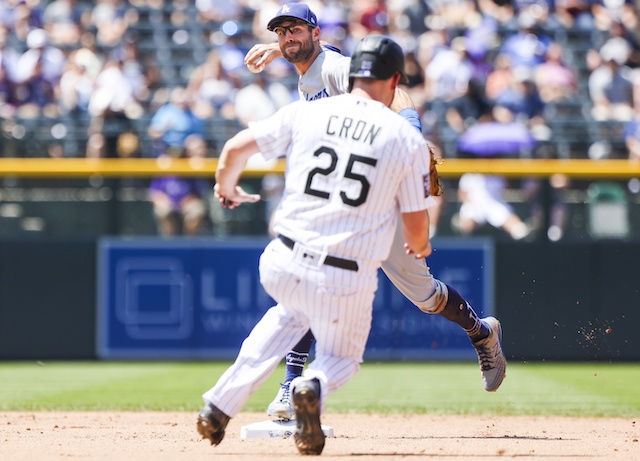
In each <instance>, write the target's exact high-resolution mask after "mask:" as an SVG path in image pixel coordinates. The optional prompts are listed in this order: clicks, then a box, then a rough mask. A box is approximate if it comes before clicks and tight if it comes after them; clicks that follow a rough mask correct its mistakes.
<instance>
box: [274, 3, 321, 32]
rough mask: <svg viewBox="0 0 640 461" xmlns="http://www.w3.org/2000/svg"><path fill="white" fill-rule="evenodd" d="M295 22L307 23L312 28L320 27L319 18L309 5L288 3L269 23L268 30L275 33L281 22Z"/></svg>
mask: <svg viewBox="0 0 640 461" xmlns="http://www.w3.org/2000/svg"><path fill="white" fill-rule="evenodd" d="M295 20H299V21H303V22H306V23H307V24H309V25H310V26H311V27H318V18H317V17H316V15H315V14H314V12H313V11H311V10H310V9H309V7H308V6H307V5H305V4H303V3H287V4H286V5H282V6H281V7H280V9H279V10H278V12H277V13H276V15H275V16H274V17H273V19H272V20H271V21H269V24H267V29H269V30H271V31H273V29H274V28H276V27H277V26H278V24H280V23H281V22H284V21H295Z"/></svg>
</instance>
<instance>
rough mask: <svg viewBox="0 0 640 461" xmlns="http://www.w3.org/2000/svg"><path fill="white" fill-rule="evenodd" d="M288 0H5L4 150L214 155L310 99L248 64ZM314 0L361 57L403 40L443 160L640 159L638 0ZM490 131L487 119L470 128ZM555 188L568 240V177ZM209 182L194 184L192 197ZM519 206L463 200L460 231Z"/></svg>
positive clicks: (326, 32) (285, 68)
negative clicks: (360, 45)
mask: <svg viewBox="0 0 640 461" xmlns="http://www.w3.org/2000/svg"><path fill="white" fill-rule="evenodd" d="M282 3H285V2H281V1H278V0H264V1H263V0H234V1H231V0H129V1H124V0H97V1H91V2H89V1H83V0H51V1H47V0H0V64H1V65H0V124H1V127H0V130H1V131H0V148H1V149H2V150H1V153H0V155H1V156H5V157H11V156H13V157H43V156H45V157H47V156H48V157H85V156H86V157H132V156H138V157H153V156H156V157H157V156H162V155H170V156H186V155H198V156H206V157H211V156H215V155H216V154H217V152H218V151H219V149H220V148H221V146H222V144H223V143H224V141H225V140H226V139H227V138H228V137H229V136H230V135H232V134H234V133H235V132H237V131H238V130H239V129H241V128H242V127H244V126H246V125H247V123H248V122H249V121H251V120H253V119H256V118H263V117H265V116H268V115H269V114H271V113H273V112H274V111H275V110H277V109H278V108H279V107H281V106H283V105H285V104H287V103H289V102H291V101H293V100H295V99H296V98H297V92H296V84H297V75H296V73H295V69H294V68H293V67H292V66H291V65H290V64H288V63H287V62H286V61H284V60H283V59H279V60H276V61H275V62H274V63H273V64H272V65H271V66H269V68H268V69H267V70H266V71H265V72H263V73H260V74H252V73H250V72H248V70H247V69H246V67H245V66H244V65H243V58H244V55H245V53H246V52H247V51H248V49H249V48H250V47H251V46H252V45H254V44H255V43H259V42H272V41H274V40H275V36H274V35H273V33H272V32H269V31H267V29H266V24H267V22H268V21H269V19H270V18H271V17H272V16H273V15H274V13H275V12H276V10H277V9H278V8H279V7H280V5H281V4H282ZM305 3H307V4H309V6H310V7H311V9H312V10H313V11H314V12H315V13H316V14H317V16H318V18H319V25H320V27H321V30H322V39H323V40H325V41H327V42H329V43H331V44H333V45H336V46H337V47H339V48H340V49H341V50H342V51H343V53H344V54H346V55H349V54H350V52H351V50H352V48H353V46H354V44H355V43H357V41H358V40H359V39H360V38H361V37H363V36H364V35H366V34H370V33H381V34H385V35H390V36H392V37H393V38H394V39H395V40H396V41H398V42H399V43H400V44H401V45H402V47H403V49H404V50H405V53H406V66H407V68H406V70H407V74H408V75H409V80H410V82H409V84H408V92H409V94H410V96H411V98H412V99H413V101H414V102H415V104H416V107H417V108H418V110H419V112H420V114H421V117H422V122H423V131H424V135H425V137H428V138H430V139H432V140H433V141H435V142H436V143H438V144H439V145H440V146H441V149H442V152H443V154H444V156H445V157H462V156H483V157H490V156H495V157H501V156H515V157H544V158H592V159H594V160H598V159H602V158H627V157H629V158H635V159H638V158H640V36H639V35H638V32H639V31H640V25H639V24H638V14H637V9H636V5H635V3H634V2H633V1H632V0H512V1H509V0H386V1H384V0H353V1H347V0H342V1H340V0H325V1H322V0H309V1H307V2H305ZM480 124H486V125H480ZM477 125H480V126H481V127H482V128H483V129H477V130H475V133H476V134H474V132H470V129H471V128H472V127H474V126H477ZM514 126H517V129H511V128H509V127H514ZM477 133H479V134H480V135H481V136H478V134H477ZM505 133H509V134H511V135H512V136H511V138H510V139H508V140H505V139H504V136H505ZM496 145H503V148H501V149H496V148H495V146H496ZM193 152H195V153H193ZM164 183H165V184H164V186H168V187H171V186H172V184H173V183H172V182H171V181H170V180H167V181H164ZM504 183H505V181H503V180H500V179H499V178H497V180H496V178H493V179H491V180H489V179H487V178H469V177H467V178H464V177H463V178H461V181H460V191H461V194H460V196H459V199H460V201H461V202H462V203H463V204H464V197H465V196H476V197H477V196H478V195H479V194H480V193H478V192H473V193H466V194H465V188H466V187H472V186H473V187H476V188H477V187H485V189H484V190H485V195H487V196H488V197H490V198H491V199H492V200H495V201H497V202H500V203H506V201H505V200H504V198H503V197H502V194H503V192H504V188H505V187H506V185H505V184H504ZM550 183H551V184H552V191H553V194H555V195H554V197H556V196H557V197H556V198H555V199H554V204H556V205H557V211H554V212H553V213H552V217H551V219H552V221H553V220H555V221H553V222H552V223H551V225H552V226H557V227H558V229H556V231H555V232H556V234H554V235H556V237H557V238H560V237H561V235H562V228H563V227H564V226H565V225H566V222H565V221H566V213H564V212H563V211H562V200H561V199H560V198H559V197H560V195H561V192H562V190H563V189H564V188H566V187H567V185H568V180H567V178H563V177H561V176H557V177H554V178H551V182H550ZM483 184H484V185H485V186H483ZM488 184H491V186H488ZM634 184H635V183H634ZM182 186H184V187H187V186H186V185H184V184H183V185H182ZM451 186H453V187H452V189H456V190H457V189H458V183H457V182H456V183H455V184H451ZM173 187H174V188H175V187H178V186H176V185H175V184H173ZM201 187H203V185H202V184H201V183H199V182H197V181H193V183H192V184H190V185H189V186H188V187H187V189H188V190H180V192H179V194H187V195H189V194H193V195H197V194H200V192H197V191H198V190H199V189H200V188H201ZM178 188H179V187H178ZM161 189H162V187H161V184H156V185H155V188H152V191H153V194H155V195H153V194H152V196H151V197H152V199H153V200H154V203H155V202H157V203H158V204H157V206H156V216H157V217H158V219H162V217H163V216H166V215H167V211H168V210H171V209H173V208H171V207H174V208H175V206H177V205H170V204H169V203H168V201H167V199H166V198H164V199H163V198H158V194H160V193H161V192H162V191H161ZM540 189H541V183H540V180H526V181H523V182H522V191H523V193H524V194H525V195H526V196H527V197H528V199H529V200H531V203H532V219H534V221H535V216H536V213H538V214H539V212H536V211H535V210H536V205H535V204H536V203H537V202H536V196H537V195H539V191H540ZM633 192H635V193H637V192H638V191H637V190H636V191H633ZM480 195H481V194H480ZM507 205H508V204H507ZM538 205H539V204H538ZM480 207H482V205H480ZM476 208H477V205H476ZM187 209H188V211H186V212H184V213H186V214H187V215H188V216H189V217H190V218H194V219H195V221H196V224H195V226H196V227H195V228H193V227H190V226H193V225H192V224H187V225H186V228H187V229H191V230H190V231H189V232H190V233H191V234H195V233H197V232H198V231H197V227H198V225H199V224H197V223H199V222H200V220H201V219H202V217H203V213H204V214H206V211H203V208H202V205H198V204H196V205H194V204H193V203H190V204H189V206H188V207H187ZM467 209H473V207H472V204H469V206H468V207H467ZM512 214H513V213H512V210H509V209H508V208H507V209H503V210H502V211H501V212H500V213H498V215H500V216H501V218H500V219H497V218H495V217H491V216H476V215H477V213H476V212H473V211H471V212H465V210H464V209H461V211H460V213H458V214H457V216H456V220H455V226H456V227H457V229H458V230H459V231H460V232H462V233H469V232H472V230H473V228H474V227H476V226H477V225H481V224H484V223H487V222H488V223H489V224H490V225H495V226H496V227H503V225H504V224H505V223H506V222H508V221H509V220H511V221H512V220H513V216H512ZM476 218H477V219H476ZM511 221H509V222H511ZM538 221H539V219H538ZM521 224H522V223H521V222H520V220H519V219H518V222H516V223H515V229H516V230H508V232H509V233H510V235H512V236H513V237H514V238H522V237H523V236H526V234H527V233H528V230H524V228H523V227H522V225H521ZM529 225H530V226H531V227H536V226H537V225H539V224H536V223H535V222H534V223H530V224H529ZM164 226H166V227H167V229H169V230H167V231H166V233H167V234H170V233H172V232H174V233H175V232H178V231H175V230H172V229H173V227H172V225H170V224H167V223H165V224H164ZM511 227H513V226H511ZM505 230H507V229H506V228H505ZM163 233H165V232H163ZM557 238H555V237H554V238H553V239H557Z"/></svg>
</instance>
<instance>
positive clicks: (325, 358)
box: [291, 264, 377, 455]
mask: <svg viewBox="0 0 640 461" xmlns="http://www.w3.org/2000/svg"><path fill="white" fill-rule="evenodd" d="M364 266H365V265H364V264H362V265H361V267H360V269H359V270H358V272H352V271H346V270H343V269H334V268H328V269H326V270H324V271H323V272H324V275H326V278H324V277H318V279H317V282H318V283H317V284H316V288H315V289H308V290H307V293H308V296H307V299H305V300H304V306H305V307H303V308H302V309H304V310H305V312H306V313H307V316H308V317H309V319H310V322H311V328H312V329H313V331H314V334H315V336H316V353H315V358H314V360H313V362H312V363H310V364H309V366H308V367H307V369H306V370H305V372H304V374H303V377H299V378H296V379H295V380H294V381H293V382H292V384H291V389H292V396H293V403H294V408H295V419H296V432H295V435H294V439H295V442H296V446H297V447H298V451H299V452H300V453H301V454H304V455H308V454H313V455H318V454H320V453H321V452H322V448H323V447H324V433H323V431H322V427H321V424H320V415H321V414H322V410H323V409H324V404H325V402H326V399H327V397H328V396H329V395H330V394H332V393H333V392H335V391H337V390H338V389H340V388H341V387H343V386H344V385H345V384H346V383H347V382H348V381H349V380H350V379H351V378H352V377H353V376H354V375H355V374H356V373H357V372H358V371H359V370H360V363H361V362H362V360H363V355H364V350H365V346H366V342H367V338H368V336H369V331H370V329H371V316H372V306H373V298H374V295H375V289H376V286H377V269H376V268H375V267H368V268H365V267H364ZM307 306H308V307H307Z"/></svg>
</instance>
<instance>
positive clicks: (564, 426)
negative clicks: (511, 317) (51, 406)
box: [0, 411, 640, 461]
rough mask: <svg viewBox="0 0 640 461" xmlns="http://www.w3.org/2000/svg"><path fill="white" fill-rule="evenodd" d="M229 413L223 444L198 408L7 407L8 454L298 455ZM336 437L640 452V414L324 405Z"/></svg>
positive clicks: (561, 457)
mask: <svg viewBox="0 0 640 461" xmlns="http://www.w3.org/2000/svg"><path fill="white" fill-rule="evenodd" d="M264 419H265V415H264V414H263V413H241V414H240V415H238V416H237V417H236V418H234V419H232V420H231V422H230V423H229V426H228V428H227V435H226V437H225V439H224V440H223V441H222V443H221V444H220V445H219V446H217V447H212V446H210V445H209V443H208V442H207V441H205V440H202V439H200V438H199V435H198V433H197V432H196V425H195V420H196V413H187V412H107V411H105V412H0V460H2V461H31V460H33V461H36V460H37V461H58V460H66V461H68V460H83V461H94V460H105V461H187V460H189V461H194V460H209V459H228V460H233V461H236V460H237V461H245V460H246V461H268V460H274V461H275V460H277V461H289V460H299V459H301V458H302V457H301V456H299V455H298V453H297V451H296V448H295V447H294V445H293V441H292V440H291V439H282V438H278V439H241V438H240V428H241V426H243V425H246V424H251V423H254V422H257V421H263V420H264ZM322 422H323V424H326V425H329V426H332V427H333V429H334V435H335V437H332V438H328V439H327V441H326V445H325V449H324V452H323V453H322V455H321V456H322V457H323V458H336V459H340V460H350V461H368V460H376V461H381V460H385V461H386V460H400V459H403V460H404V459H409V460H417V459H420V460H423V459H424V460H447V461H458V460H460V461H462V460H471V461H473V460H482V461H492V460H504V459H509V458H516V459H540V460H545V461H555V460H558V461H567V460H607V461H609V460H614V461H617V460H621V461H622V460H624V461H636V460H640V442H639V441H638V439H639V438H640V421H636V420H635V419H612V418H567V417H531V416H517V417H514V416H504V417H503V416H499V417H495V416H441V415H363V414H349V415H338V414H326V415H325V416H324V417H323V420H322Z"/></svg>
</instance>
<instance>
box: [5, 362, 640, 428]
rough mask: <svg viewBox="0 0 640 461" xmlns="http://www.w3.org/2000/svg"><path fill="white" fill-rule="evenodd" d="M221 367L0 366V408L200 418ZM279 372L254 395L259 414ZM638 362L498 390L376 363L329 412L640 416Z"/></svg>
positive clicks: (522, 366)
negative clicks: (178, 413)
mask: <svg viewBox="0 0 640 461" xmlns="http://www.w3.org/2000/svg"><path fill="white" fill-rule="evenodd" d="M228 365H229V364H228V363H226V362H225V363H219V362H49V363H41V362H37V363H36V362H0V410H134V411H138V410H185V411H197V410H198V409H199V407H200V406H201V404H202V400H201V397H200V396H201V395H202V393H203V392H204V391H206V390H207V389H209V388H210V387H211V386H212V385H213V384H214V383H215V381H216V380H217V378H218V377H219V376H220V375H221V374H222V372H223V371H224V370H225V369H226V367H227V366H228ZM282 374H283V373H282V368H279V369H278V370H277V371H276V372H275V373H274V374H273V375H272V376H271V377H270V378H269V379H268V380H267V382H266V383H265V384H264V385H263V386H261V387H260V388H259V389H258V390H257V391H256V393H255V394H254V395H253V396H252V397H251V398H250V400H249V402H248V403H247V405H246V406H245V410H246V411H264V409H265V408H266V406H267V404H268V403H269V401H270V400H271V399H272V398H273V396H274V395H275V392H276V391H277V386H278V381H279V380H280V379H281V378H282ZM638 383H640V365H639V364H621V363H613V364H612V363H604V362H603V363H579V364H575V363H513V362H511V363H509V366H508V369H507V378H506V379H505V381H504V383H503V384H502V387H501V388H500V389H499V390H498V392H495V393H488V392H485V391H484V390H483V389H482V386H481V382H480V372H479V370H478V368H477V364H475V363H471V362H463V363H440V362H436V363H373V362H367V363H364V364H363V366H362V370H361V372H360V373H359V374H358V375H357V376H356V377H355V378H354V379H353V380H352V381H351V382H350V383H349V384H347V386H345V387H344V388H343V389H341V390H340V391H339V392H337V393H335V394H333V395H332V396H331V397H330V398H329V401H328V403H327V411H331V412H356V413H430V414H499V415H569V416H609V417H638V416H640V392H639V391H638V389H639V384H638Z"/></svg>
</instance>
